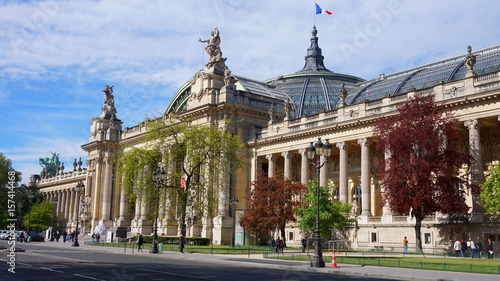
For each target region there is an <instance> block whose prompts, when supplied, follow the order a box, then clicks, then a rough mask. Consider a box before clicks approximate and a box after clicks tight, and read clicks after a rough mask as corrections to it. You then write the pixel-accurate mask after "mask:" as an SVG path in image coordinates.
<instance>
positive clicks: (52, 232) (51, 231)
mask: <svg viewBox="0 0 500 281" xmlns="http://www.w3.org/2000/svg"><path fill="white" fill-rule="evenodd" d="M56 206H57V197H54V198H52V210H55V209H56ZM54 217H55V214H54V213H52V214H50V219H51V221H52V228H51V229H50V238H49V239H50V241H54Z"/></svg>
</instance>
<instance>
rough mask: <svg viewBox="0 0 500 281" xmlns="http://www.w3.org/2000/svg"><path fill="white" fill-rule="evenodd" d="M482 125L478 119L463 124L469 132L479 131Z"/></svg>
mask: <svg viewBox="0 0 500 281" xmlns="http://www.w3.org/2000/svg"><path fill="white" fill-rule="evenodd" d="M499 118H500V117H499ZM482 125H483V124H482V123H481V121H479V120H478V119H470V120H467V121H465V122H464V126H465V127H467V129H469V130H474V129H475V130H479V129H480V128H481V126H482Z"/></svg>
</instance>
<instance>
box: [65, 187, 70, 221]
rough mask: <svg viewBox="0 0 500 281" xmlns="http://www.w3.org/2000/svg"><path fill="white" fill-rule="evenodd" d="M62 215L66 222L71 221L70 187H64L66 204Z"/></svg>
mask: <svg viewBox="0 0 500 281" xmlns="http://www.w3.org/2000/svg"><path fill="white" fill-rule="evenodd" d="M64 207H65V208H64V216H65V218H66V224H68V223H69V222H70V221H71V216H70V209H71V208H70V207H71V189H66V205H65V206H64Z"/></svg>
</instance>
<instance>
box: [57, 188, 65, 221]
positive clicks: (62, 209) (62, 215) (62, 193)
mask: <svg viewBox="0 0 500 281" xmlns="http://www.w3.org/2000/svg"><path fill="white" fill-rule="evenodd" d="M60 192H61V207H60V208H59V214H60V216H61V217H60V218H59V220H60V221H61V222H62V223H64V221H65V219H66V213H65V211H66V192H65V190H61V191H60Z"/></svg>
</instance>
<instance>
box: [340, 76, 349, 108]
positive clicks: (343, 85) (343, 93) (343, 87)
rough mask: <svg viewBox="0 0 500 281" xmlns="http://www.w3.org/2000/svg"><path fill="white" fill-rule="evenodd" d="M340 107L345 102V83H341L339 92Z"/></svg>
mask: <svg viewBox="0 0 500 281" xmlns="http://www.w3.org/2000/svg"><path fill="white" fill-rule="evenodd" d="M339 98H340V105H341V106H345V100H346V98H347V90H346V89H345V83H344V82H342V84H341V85H340V90H339Z"/></svg>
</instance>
